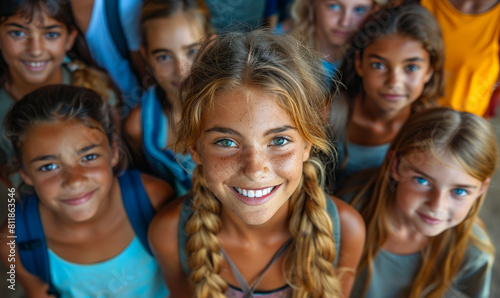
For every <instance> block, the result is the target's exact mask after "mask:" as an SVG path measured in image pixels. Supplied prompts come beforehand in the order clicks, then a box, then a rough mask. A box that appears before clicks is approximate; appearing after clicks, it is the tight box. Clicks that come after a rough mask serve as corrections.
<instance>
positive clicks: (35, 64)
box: [22, 60, 49, 71]
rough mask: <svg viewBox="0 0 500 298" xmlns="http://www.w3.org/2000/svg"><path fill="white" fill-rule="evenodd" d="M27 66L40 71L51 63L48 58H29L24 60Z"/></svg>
mask: <svg viewBox="0 0 500 298" xmlns="http://www.w3.org/2000/svg"><path fill="white" fill-rule="evenodd" d="M22 62H23V64H24V65H26V67H27V68H28V69H30V70H32V71H40V70H43V69H44V68H45V66H46V65H47V64H48V63H49V61H48V60H44V61H28V60H23V61H22Z"/></svg>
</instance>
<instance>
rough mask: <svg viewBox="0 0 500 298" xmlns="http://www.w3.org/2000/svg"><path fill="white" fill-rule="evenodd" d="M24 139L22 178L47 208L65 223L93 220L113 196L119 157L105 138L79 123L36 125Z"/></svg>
mask: <svg viewBox="0 0 500 298" xmlns="http://www.w3.org/2000/svg"><path fill="white" fill-rule="evenodd" d="M24 137H25V140H26V141H25V142H24V143H23V146H22V148H21V150H22V162H23V171H22V172H21V175H22V177H23V179H24V181H25V182H26V183H27V184H29V185H32V186H33V187H34V188H35V190H36V193H37V195H38V197H39V198H40V201H41V202H42V204H43V206H45V207H46V208H48V209H49V210H51V211H52V212H54V213H55V214H57V215H58V216H61V217H63V218H65V219H66V220H71V221H75V222H81V221H85V220H89V219H91V218H93V216H94V215H95V214H96V213H97V212H98V210H100V209H99V208H101V207H102V206H103V202H105V201H106V200H108V199H109V198H110V195H111V189H112V185H113V183H114V180H115V178H114V176H113V169H112V167H113V166H115V165H116V164H117V163H118V159H119V157H118V151H117V150H116V149H114V148H111V146H110V144H109V142H108V139H107V137H106V136H105V135H104V134H103V133H102V132H101V131H100V130H98V129H94V128H90V127H88V126H86V125H84V124H82V123H79V122H76V121H55V122H49V123H42V124H38V125H36V126H33V127H31V128H30V129H28V130H27V131H26V133H25V135H24Z"/></svg>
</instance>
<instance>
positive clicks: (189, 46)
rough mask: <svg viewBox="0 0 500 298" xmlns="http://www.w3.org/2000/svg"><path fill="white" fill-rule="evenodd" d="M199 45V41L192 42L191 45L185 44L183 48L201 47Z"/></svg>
mask: <svg viewBox="0 0 500 298" xmlns="http://www.w3.org/2000/svg"><path fill="white" fill-rule="evenodd" d="M199 46H200V43H199V42H195V43H192V44H190V45H187V46H184V47H183V48H184V49H191V48H195V47H199Z"/></svg>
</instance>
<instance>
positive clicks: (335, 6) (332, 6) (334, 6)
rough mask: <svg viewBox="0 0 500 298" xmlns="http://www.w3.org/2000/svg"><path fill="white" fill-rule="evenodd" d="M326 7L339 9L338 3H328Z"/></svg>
mask: <svg viewBox="0 0 500 298" xmlns="http://www.w3.org/2000/svg"><path fill="white" fill-rule="evenodd" d="M328 8H330V9H331V10H335V11H339V10H340V5H338V4H328Z"/></svg>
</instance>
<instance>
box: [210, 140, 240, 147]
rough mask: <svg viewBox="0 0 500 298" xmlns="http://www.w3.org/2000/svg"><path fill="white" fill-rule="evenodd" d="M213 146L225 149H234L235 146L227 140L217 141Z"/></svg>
mask: <svg viewBox="0 0 500 298" xmlns="http://www.w3.org/2000/svg"><path fill="white" fill-rule="evenodd" d="M215 144H218V145H220V146H222V147H225V148H229V147H236V144H235V143H234V142H233V141H231V140H229V139H222V140H218V141H217V142H215Z"/></svg>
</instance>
